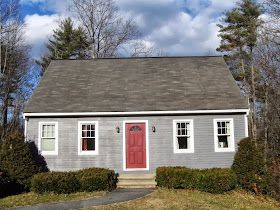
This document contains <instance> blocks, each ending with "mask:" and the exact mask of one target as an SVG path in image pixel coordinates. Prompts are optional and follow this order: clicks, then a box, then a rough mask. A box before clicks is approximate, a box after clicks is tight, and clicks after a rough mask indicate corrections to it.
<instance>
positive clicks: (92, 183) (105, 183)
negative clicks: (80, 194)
mask: <svg viewBox="0 0 280 210" xmlns="http://www.w3.org/2000/svg"><path fill="white" fill-rule="evenodd" d="M77 176H78V177H79V182H80V191H88V192H91V191H98V190H107V191H111V190H113V189H115V188H116V183H117V178H116V175H115V172H114V171H112V170H108V169H103V168H88V169H83V170H80V171H78V172H77Z"/></svg>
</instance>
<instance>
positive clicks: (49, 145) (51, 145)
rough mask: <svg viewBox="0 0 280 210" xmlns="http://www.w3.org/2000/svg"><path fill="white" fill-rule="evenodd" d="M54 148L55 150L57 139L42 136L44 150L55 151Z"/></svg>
mask: <svg viewBox="0 0 280 210" xmlns="http://www.w3.org/2000/svg"><path fill="white" fill-rule="evenodd" d="M54 150H55V139H54V138H52V139H43V138H42V151H54Z"/></svg>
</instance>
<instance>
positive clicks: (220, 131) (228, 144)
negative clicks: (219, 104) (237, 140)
mask: <svg viewBox="0 0 280 210" xmlns="http://www.w3.org/2000/svg"><path fill="white" fill-rule="evenodd" d="M233 129H234V126H233V119H232V118H230V119H214V141H215V142H214V144H215V152H233V151H234V130H233Z"/></svg>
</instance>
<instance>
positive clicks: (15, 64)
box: [0, 0, 29, 137]
mask: <svg viewBox="0 0 280 210" xmlns="http://www.w3.org/2000/svg"><path fill="white" fill-rule="evenodd" d="M0 7H1V13H0V67H1V71H0V108H1V109H0V114H1V115H0V118H1V124H0V137H3V136H5V135H6V134H7V133H8V132H9V131H11V130H12V129H15V127H18V126H19V122H18V118H19V113H20V112H19V111H18V109H19V108H20V107H21V106H20V105H19V104H18V103H19V102H21V101H22V97H23V95H24V93H23V92H22V91H23V90H24V88H23V86H24V85H25V84H26V81H27V78H26V76H27V73H28V69H29V68H28V67H29V56H28V52H29V47H28V46H27V45H26V44H25V43H24V39H23V24H22V23H21V22H20V20H19V0H10V1H5V0H0ZM9 116H10V117H9ZM9 119H10V121H9Z"/></svg>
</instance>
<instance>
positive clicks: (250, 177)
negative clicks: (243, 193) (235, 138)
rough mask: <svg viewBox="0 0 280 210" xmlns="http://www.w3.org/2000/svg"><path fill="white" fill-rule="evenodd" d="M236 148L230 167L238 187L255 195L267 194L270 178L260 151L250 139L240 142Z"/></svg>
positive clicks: (269, 188)
mask: <svg viewBox="0 0 280 210" xmlns="http://www.w3.org/2000/svg"><path fill="white" fill-rule="evenodd" d="M238 146H239V147H238V151H237V153H236V154H235V157H234V162H233V165H232V170H233V171H234V172H235V173H236V176H237V180H238V185H239V186H240V187H242V188H243V189H246V190H249V191H252V192H255V193H265V194H266V193H269V192H270V191H271V184H270V183H271V176H270V174H269V172H268V169H267V166H266V162H265V159H264V155H263V151H262V149H261V148H259V147H257V146H256V144H255V142H254V141H252V140H251V139H250V138H245V139H243V140H241V141H240V142H239V144H238Z"/></svg>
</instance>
